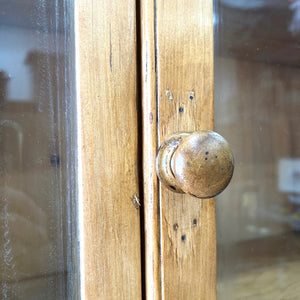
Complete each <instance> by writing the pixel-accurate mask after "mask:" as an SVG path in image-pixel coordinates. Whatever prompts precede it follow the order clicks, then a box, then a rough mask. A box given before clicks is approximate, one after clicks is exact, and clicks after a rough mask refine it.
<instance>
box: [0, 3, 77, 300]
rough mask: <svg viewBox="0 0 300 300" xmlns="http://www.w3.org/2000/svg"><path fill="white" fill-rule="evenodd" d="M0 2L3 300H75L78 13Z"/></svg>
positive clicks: (67, 6)
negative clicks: (75, 29)
mask: <svg viewBox="0 0 300 300" xmlns="http://www.w3.org/2000/svg"><path fill="white" fill-rule="evenodd" d="M0 2H1V3H0V15H1V17H0V41H1V43H0V298H1V299H76V298H77V295H78V293H77V287H78V284H77V282H78V271H77V270H78V268H77V262H78V260H77V252H78V251H77V244H76V237H77V229H76V228H77V226H76V224H77V221H76V209H77V207H76V203H77V202H76V189H77V188H76V187H77V182H76V176H75V174H76V164H75V162H76V160H75V158H76V147H75V146H76V130H75V129H76V122H75V120H76V118H75V116H76V111H75V92H74V90H75V87H74V82H75V80H74V77H75V76H74V70H73V66H74V55H73V52H74V34H73V8H72V5H73V4H72V1H69V0H65V1H59V0H55V1H44V0H30V1H29V0H2V1H0Z"/></svg>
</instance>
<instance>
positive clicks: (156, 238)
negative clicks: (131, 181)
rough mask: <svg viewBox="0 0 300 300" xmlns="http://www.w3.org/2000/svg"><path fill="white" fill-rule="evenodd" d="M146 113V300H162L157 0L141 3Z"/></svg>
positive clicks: (144, 129) (144, 163)
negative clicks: (158, 159) (157, 95)
mask: <svg viewBox="0 0 300 300" xmlns="http://www.w3.org/2000/svg"><path fill="white" fill-rule="evenodd" d="M140 5H141V6H140V28H141V49H142V50H141V51H142V52H141V60H142V63H141V76H142V80H141V84H142V99H143V100H142V110H143V179H144V180H143V182H144V183H143V188H144V199H143V206H144V241H145V243H144V260H145V275H144V278H145V295H146V299H148V300H150V299H151V300H153V299H161V298H162V294H161V263H160V229H159V227H160V221H159V197H158V182H157V177H156V168H155V159H156V150H157V102H156V83H157V81H156V65H155V31H154V29H155V26H154V22H155V18H154V15H155V11H154V0H143V1H140Z"/></svg>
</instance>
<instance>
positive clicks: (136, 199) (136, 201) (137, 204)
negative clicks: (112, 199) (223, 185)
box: [131, 194, 141, 209]
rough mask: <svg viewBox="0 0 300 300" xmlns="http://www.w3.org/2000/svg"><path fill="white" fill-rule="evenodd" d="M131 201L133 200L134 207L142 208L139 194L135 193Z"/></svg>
mask: <svg viewBox="0 0 300 300" xmlns="http://www.w3.org/2000/svg"><path fill="white" fill-rule="evenodd" d="M131 201H132V203H133V205H134V207H135V208H136V209H139V208H140V206H141V203H140V199H139V197H138V195H137V194H134V195H133V196H132V197H131Z"/></svg>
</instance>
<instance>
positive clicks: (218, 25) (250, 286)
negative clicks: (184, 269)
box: [215, 0, 300, 300]
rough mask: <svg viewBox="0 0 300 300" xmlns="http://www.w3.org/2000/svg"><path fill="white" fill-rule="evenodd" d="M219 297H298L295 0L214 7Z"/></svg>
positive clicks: (299, 86)
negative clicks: (226, 168)
mask: <svg viewBox="0 0 300 300" xmlns="http://www.w3.org/2000/svg"><path fill="white" fill-rule="evenodd" d="M215 29H216V30H215V45H216V48H215V61H216V62H215V129H216V131H217V132H219V133H221V134H222V135H223V136H224V137H226V139H227V140H228V141H229V142H230V144H231V146H232V149H233V151H234V154H235V162H236V169H235V174H234V176H233V179H232V182H231V184H230V186H229V187H228V188H227V190H226V191H224V192H223V193H222V194H221V195H220V196H219V197H217V200H216V205H217V247H218V299H230V300H232V299H260V300H261V299H299V297H300V296H299V295H300V285H299V281H300V130H299V129H300V59H299V58H300V1H299V0H293V1H287V0H286V1H283V0H253V1H248V0H216V1H215Z"/></svg>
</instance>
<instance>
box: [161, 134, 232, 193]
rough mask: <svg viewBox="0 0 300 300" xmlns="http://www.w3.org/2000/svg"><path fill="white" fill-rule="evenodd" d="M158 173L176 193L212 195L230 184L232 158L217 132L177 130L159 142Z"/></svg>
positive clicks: (226, 145)
mask: <svg viewBox="0 0 300 300" xmlns="http://www.w3.org/2000/svg"><path fill="white" fill-rule="evenodd" d="M156 167H157V174H158V177H159V178H160V180H161V181H162V182H163V184H164V185H165V186H166V187H168V188H169V189H170V190H173V191H174V192H177V193H186V194H189V195H192V196H195V197H197V198H212V197H214V196H216V195H218V194H219V193H221V192H222V191H223V190H224V189H225V188H226V187H227V185H228V184H229V182H230V180H231V177H232V174H233V170H234V159H233V154H232V151H231V149H230V147H229V144H228V143H227V141H226V140H225V139H224V138H223V137H222V136H221V135H219V134H217V133H216V132H213V131H210V130H202V131H197V132H194V133H185V132H184V133H176V134H174V135H172V136H171V137H170V138H169V139H168V140H167V141H166V142H165V143H163V144H162V145H161V147H160V148H159V151H158V154H157V161H156Z"/></svg>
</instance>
